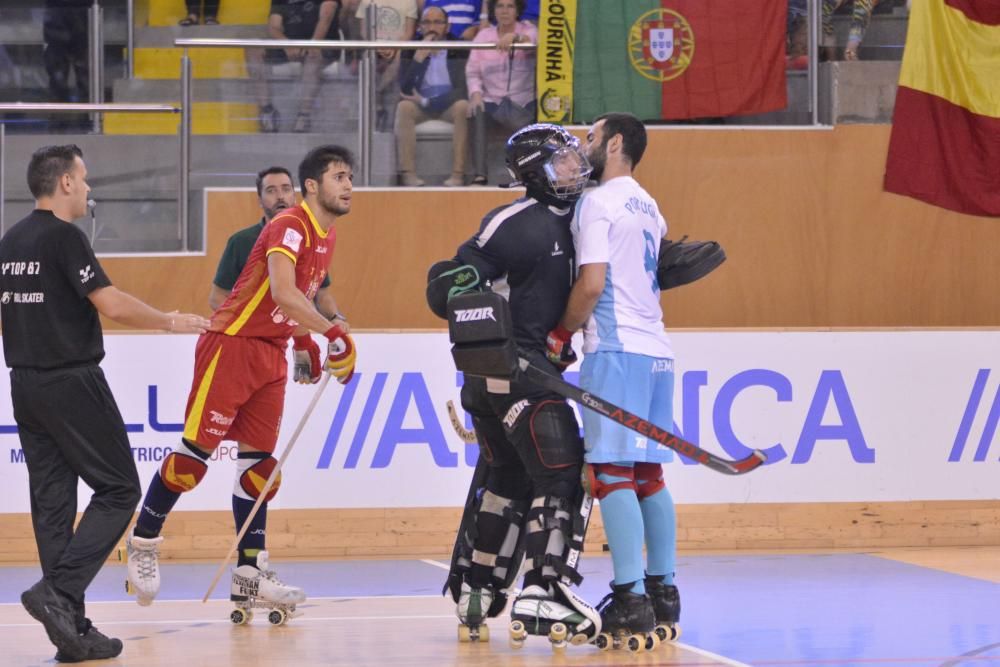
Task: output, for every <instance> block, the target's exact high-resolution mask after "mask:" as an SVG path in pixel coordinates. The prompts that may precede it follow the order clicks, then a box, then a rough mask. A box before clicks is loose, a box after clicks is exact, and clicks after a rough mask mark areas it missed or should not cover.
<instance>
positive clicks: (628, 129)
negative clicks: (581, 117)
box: [594, 111, 646, 169]
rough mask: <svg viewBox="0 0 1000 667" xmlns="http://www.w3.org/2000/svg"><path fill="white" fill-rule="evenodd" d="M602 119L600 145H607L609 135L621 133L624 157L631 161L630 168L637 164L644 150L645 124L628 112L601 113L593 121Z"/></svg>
mask: <svg viewBox="0 0 1000 667" xmlns="http://www.w3.org/2000/svg"><path fill="white" fill-rule="evenodd" d="M601 120H603V121H604V140H603V141H602V142H601V145H602V146H607V145H608V141H609V140H610V139H611V137H613V136H615V135H616V134H620V135H622V150H623V151H624V153H625V157H627V158H628V159H629V161H631V162H632V168H633V169H635V168H636V167H638V166H639V160H641V159H642V154H643V153H645V152H646V126H645V125H643V124H642V121H641V120H639V119H638V118H636V117H635V116H633V115H632V114H630V113H627V112H624V111H613V112H611V113H606V114H601V115H600V116H598V117H597V118H596V119H594V122H595V123H596V122H597V121H601Z"/></svg>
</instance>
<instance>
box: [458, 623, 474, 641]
mask: <svg viewBox="0 0 1000 667" xmlns="http://www.w3.org/2000/svg"><path fill="white" fill-rule="evenodd" d="M458 641H460V642H462V643H465V642H471V641H472V631H471V629H470V628H469V626H467V625H464V624H462V623H459V624H458Z"/></svg>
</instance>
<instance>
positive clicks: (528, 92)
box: [465, 0, 538, 185]
mask: <svg viewBox="0 0 1000 667" xmlns="http://www.w3.org/2000/svg"><path fill="white" fill-rule="evenodd" d="M524 5H525V2H524V0H489V1H488V7H489V12H490V20H491V21H495V22H496V25H495V26H493V25H491V26H490V27H488V28H484V29H482V30H480V31H479V34H477V35H476V38H475V39H474V40H473V41H474V42H490V43H495V44H496V45H497V48H496V50H495V51H486V50H475V51H473V52H472V53H471V54H470V55H469V63H468V65H466V66H465V79H466V82H467V83H468V86H469V115H470V117H471V118H472V156H473V157H472V163H473V168H474V174H475V176H474V177H473V179H472V184H473V185H486V183H487V180H488V179H487V173H486V125H487V122H488V121H491V122H492V123H494V124H496V125H499V126H500V127H502V128H503V129H504V130H506V131H507V132H506V134H510V133H511V132H513V131H514V130H518V129H520V128H522V127H524V126H525V125H528V124H530V123H533V122H534V121H535V52H534V51H529V50H525V49H513V48H511V45H512V44H521V43H532V44H533V43H535V42H537V41H538V29H537V28H536V27H535V26H534V24H532V23H528V22H527V21H519V20H518V18H519V17H520V14H521V12H522V11H524Z"/></svg>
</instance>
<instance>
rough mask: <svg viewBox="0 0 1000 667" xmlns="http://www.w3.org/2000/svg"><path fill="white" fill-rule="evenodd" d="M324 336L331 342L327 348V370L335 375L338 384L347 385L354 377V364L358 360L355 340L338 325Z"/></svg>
mask: <svg viewBox="0 0 1000 667" xmlns="http://www.w3.org/2000/svg"><path fill="white" fill-rule="evenodd" d="M323 335H324V336H326V337H327V340H329V341H330V343H329V344H328V345H327V348H326V355H327V356H326V370H328V371H329V372H330V373H332V374H333V377H335V378H336V379H337V382H339V383H340V384H347V383H348V382H350V381H351V378H352V377H354V364H355V362H356V361H357V358H358V355H357V352H356V351H355V349H354V339H353V338H351V335H350V334H349V333H347V332H346V331H344V330H343V329H342V328H341V327H339V326H337V325H336V324H335V325H333V326H332V327H330V328H329V329H328V330H327V331H326V333H324V334H323Z"/></svg>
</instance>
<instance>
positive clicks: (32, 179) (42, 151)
mask: <svg viewBox="0 0 1000 667" xmlns="http://www.w3.org/2000/svg"><path fill="white" fill-rule="evenodd" d="M76 158H83V151H82V150H80V147H79V146H77V145H76V144H65V145H63V146H42V147H41V148H39V149H38V150H37V151H35V152H34V154H33V155H32V156H31V162H29V163H28V189H29V190H30V191H31V195H32V196H33V197H34V198H35V199H38V198H39V197H48V196H49V195H52V194H55V191H56V183H57V182H58V181H59V178H60V177H62V175H63V174H66V173H69V172H71V171H73V163H74V162H75V160H76Z"/></svg>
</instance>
